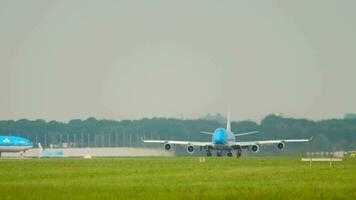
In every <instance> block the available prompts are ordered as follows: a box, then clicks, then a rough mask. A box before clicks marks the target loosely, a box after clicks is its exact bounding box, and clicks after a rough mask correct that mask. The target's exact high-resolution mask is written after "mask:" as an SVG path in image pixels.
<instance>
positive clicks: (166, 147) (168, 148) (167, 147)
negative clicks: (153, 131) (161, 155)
mask: <svg viewBox="0 0 356 200" xmlns="http://www.w3.org/2000/svg"><path fill="white" fill-rule="evenodd" d="M171 148H172V145H171V144H169V143H166V144H164V149H165V150H167V151H169V150H171Z"/></svg>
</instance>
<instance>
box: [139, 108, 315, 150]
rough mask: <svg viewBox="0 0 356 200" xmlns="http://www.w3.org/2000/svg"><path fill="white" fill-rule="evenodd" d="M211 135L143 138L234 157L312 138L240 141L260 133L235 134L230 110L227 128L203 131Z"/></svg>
mask: <svg viewBox="0 0 356 200" xmlns="http://www.w3.org/2000/svg"><path fill="white" fill-rule="evenodd" d="M201 133H203V134H209V135H211V142H195V141H174V140H143V142H145V143H158V144H163V146H164V149H165V150H167V151H169V150H170V149H171V148H172V145H185V146H186V149H187V152H188V153H191V154H192V153H193V152H194V150H195V148H196V147H198V148H199V149H200V150H202V149H205V150H206V154H207V156H208V157H210V156H212V153H211V152H212V150H216V156H223V155H227V156H228V157H232V155H233V154H232V152H233V151H236V157H240V156H241V151H242V149H248V150H251V151H252V152H254V153H256V152H258V151H259V150H260V146H262V145H276V147H277V148H278V149H283V148H284V147H285V144H286V143H296V142H309V141H310V140H312V137H311V138H310V139H278V140H262V141H246V142H239V141H237V140H236V138H237V137H239V136H243V135H250V134H255V133H258V131H253V132H247V133H240V134H235V133H233V132H232V131H231V125H230V112H228V118H227V124H226V128H217V129H216V130H215V131H214V132H201Z"/></svg>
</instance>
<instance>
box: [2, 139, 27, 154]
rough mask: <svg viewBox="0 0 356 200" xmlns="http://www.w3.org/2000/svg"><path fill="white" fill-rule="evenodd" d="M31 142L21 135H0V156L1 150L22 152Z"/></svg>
mask: <svg viewBox="0 0 356 200" xmlns="http://www.w3.org/2000/svg"><path fill="white" fill-rule="evenodd" d="M32 147H33V143H32V142H31V141H30V140H28V139H26V138H23V137H18V136H0V157H1V153H2V152H22V153H21V154H23V153H24V152H25V151H26V150H28V149H31V148H32Z"/></svg>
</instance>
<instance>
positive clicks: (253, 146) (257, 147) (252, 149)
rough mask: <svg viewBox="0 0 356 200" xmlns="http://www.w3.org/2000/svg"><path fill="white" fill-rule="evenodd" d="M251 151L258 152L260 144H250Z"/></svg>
mask: <svg viewBox="0 0 356 200" xmlns="http://www.w3.org/2000/svg"><path fill="white" fill-rule="evenodd" d="M251 151H252V152H253V153H257V152H259V151H260V146H258V145H257V144H254V145H252V146H251Z"/></svg>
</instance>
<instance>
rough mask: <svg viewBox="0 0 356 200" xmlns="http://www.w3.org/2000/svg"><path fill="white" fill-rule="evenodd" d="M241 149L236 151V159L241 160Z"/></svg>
mask: <svg viewBox="0 0 356 200" xmlns="http://www.w3.org/2000/svg"><path fill="white" fill-rule="evenodd" d="M241 153H242V152H241V149H238V150H236V158H241Z"/></svg>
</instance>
